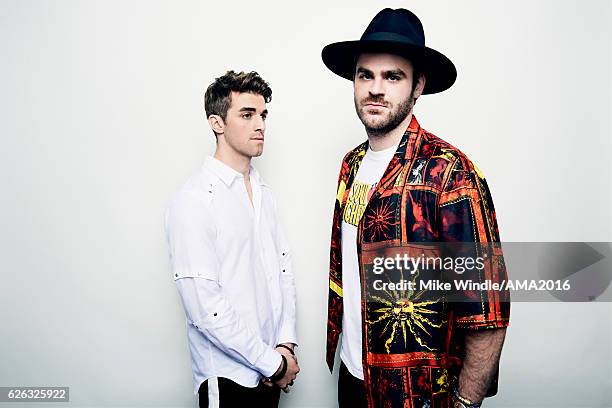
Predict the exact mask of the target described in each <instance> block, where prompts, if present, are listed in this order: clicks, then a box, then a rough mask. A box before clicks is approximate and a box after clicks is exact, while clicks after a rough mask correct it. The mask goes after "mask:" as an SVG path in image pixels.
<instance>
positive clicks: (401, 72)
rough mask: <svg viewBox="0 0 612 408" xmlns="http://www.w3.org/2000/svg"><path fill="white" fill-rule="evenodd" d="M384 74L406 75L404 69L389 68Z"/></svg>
mask: <svg viewBox="0 0 612 408" xmlns="http://www.w3.org/2000/svg"><path fill="white" fill-rule="evenodd" d="M385 75H387V76H389V75H397V76H401V77H404V78H405V77H406V73H405V72H404V71H402V70H401V69H399V68H398V69H390V70H389V71H385Z"/></svg>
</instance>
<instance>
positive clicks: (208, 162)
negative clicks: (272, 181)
mask: <svg viewBox="0 0 612 408" xmlns="http://www.w3.org/2000/svg"><path fill="white" fill-rule="evenodd" d="M204 167H206V168H207V169H208V170H210V171H211V172H213V173H214V174H215V175H216V176H217V177H219V179H220V180H221V181H223V183H225V185H226V186H228V187H229V186H231V185H232V183H233V182H234V180H235V179H237V178H242V174H240V173H239V172H237V171H236V170H234V169H232V168H231V167H230V166H228V165H227V164H225V163H223V162H222V161H221V160H219V159H216V158H214V157H213V156H207V157H206V158H205V159H204ZM249 173H250V174H251V175H252V176H253V180H254V181H255V182H256V183H258V184H259V185H262V186H265V185H266V183H265V182H264V181H263V179H262V178H261V176H260V175H259V172H258V171H257V170H256V169H255V168H254V167H253V166H252V165H249Z"/></svg>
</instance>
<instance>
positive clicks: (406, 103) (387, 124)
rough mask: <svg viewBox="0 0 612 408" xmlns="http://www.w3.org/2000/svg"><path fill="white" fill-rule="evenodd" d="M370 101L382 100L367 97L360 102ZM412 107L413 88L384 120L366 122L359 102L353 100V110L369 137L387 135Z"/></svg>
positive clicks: (366, 119)
mask: <svg viewBox="0 0 612 408" xmlns="http://www.w3.org/2000/svg"><path fill="white" fill-rule="evenodd" d="M370 101H371V102H382V101H379V100H376V99H373V98H368V99H364V100H363V101H362V103H361V104H364V103H367V102H370ZM413 107H414V90H412V91H411V92H410V95H409V96H408V98H407V99H405V100H403V101H401V102H400V103H399V104H398V105H397V109H395V110H394V111H390V112H389V114H388V117H387V119H386V120H384V121H380V122H378V123H371V122H368V118H367V116H366V114H364V112H363V111H362V109H361V108H362V107H361V106H360V104H359V103H358V102H357V101H355V110H356V111H357V116H359V119H360V120H361V123H363V126H365V130H366V133H367V134H368V136H369V137H383V136H385V135H387V134H388V133H389V132H391V131H392V130H393V129H395V128H397V127H398V126H399V125H400V124H401V123H402V122H403V121H404V119H406V117H407V116H408V115H409V114H410V112H411V111H412V108H413Z"/></svg>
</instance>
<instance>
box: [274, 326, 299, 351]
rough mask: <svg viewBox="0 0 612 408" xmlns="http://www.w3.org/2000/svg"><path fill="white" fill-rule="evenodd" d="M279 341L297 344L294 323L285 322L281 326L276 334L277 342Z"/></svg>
mask: <svg viewBox="0 0 612 408" xmlns="http://www.w3.org/2000/svg"><path fill="white" fill-rule="evenodd" d="M281 343H293V344H295V345H296V346H297V344H298V343H297V333H296V331H295V324H294V323H285V324H283V325H282V326H281V328H280V332H279V335H278V344H281Z"/></svg>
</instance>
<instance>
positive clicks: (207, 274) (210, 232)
mask: <svg viewBox="0 0 612 408" xmlns="http://www.w3.org/2000/svg"><path fill="white" fill-rule="evenodd" d="M165 231H166V240H167V244H168V249H169V252H170V253H169V255H170V264H171V267H172V274H173V277H174V279H175V280H176V279H180V278H183V277H201V278H205V279H210V280H214V281H218V271H219V261H218V259H217V255H216V251H215V235H216V231H215V225H214V218H213V217H212V216H211V214H210V210H209V208H208V204H207V202H206V199H205V197H199V196H198V195H196V194H192V193H190V192H181V193H179V194H177V196H175V197H174V198H173V199H172V200H171V202H170V204H169V205H168V207H167V209H166V213H165Z"/></svg>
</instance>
